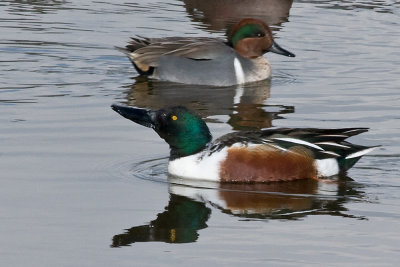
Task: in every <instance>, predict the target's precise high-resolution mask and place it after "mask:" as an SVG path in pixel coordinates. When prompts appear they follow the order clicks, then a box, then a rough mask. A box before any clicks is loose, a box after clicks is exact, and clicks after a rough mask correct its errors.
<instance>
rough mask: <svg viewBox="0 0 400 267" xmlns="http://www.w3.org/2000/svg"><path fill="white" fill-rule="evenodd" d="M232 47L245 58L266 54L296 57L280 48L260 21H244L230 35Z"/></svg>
mask: <svg viewBox="0 0 400 267" xmlns="http://www.w3.org/2000/svg"><path fill="white" fill-rule="evenodd" d="M228 41H229V43H230V45H231V46H232V47H233V48H234V49H235V50H236V51H237V52H238V53H239V54H240V55H241V56H243V57H247V58H255V57H259V56H262V55H263V54H264V53H266V52H273V53H277V54H280V55H284V56H287V57H294V56H295V55H294V54H293V53H291V52H289V51H287V50H285V49H283V48H282V47H280V46H279V45H278V44H277V43H276V42H275V41H274V39H273V37H272V32H271V29H270V28H269V27H268V25H267V24H265V23H264V22H262V21H261V20H258V19H250V18H248V19H243V20H241V21H240V22H239V23H238V24H236V26H235V27H234V28H233V30H232V32H231V34H230V35H229V40H228Z"/></svg>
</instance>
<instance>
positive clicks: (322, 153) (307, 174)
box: [112, 105, 375, 183]
mask: <svg viewBox="0 0 400 267" xmlns="http://www.w3.org/2000/svg"><path fill="white" fill-rule="evenodd" d="M112 108H113V109H114V110H115V111H116V112H118V113H119V114H120V115H122V116H123V117H125V118H127V119H129V120H132V121H134V122H136V123H138V124H141V125H144V126H146V127H150V128H152V129H154V130H155V131H156V132H157V134H158V135H159V136H160V137H161V138H163V139H164V140H165V141H166V142H167V143H168V144H169V146H170V150H171V152H170V158H169V165H168V172H169V173H170V174H172V175H175V176H179V177H183V178H190V179H198V180H207V181H215V182H240V183H255V182H278V181H294V180H299V179H306V178H311V179H318V178H320V177H328V176H334V175H337V174H339V173H344V172H346V171H347V170H348V169H349V168H351V167H352V166H353V165H354V164H355V163H356V162H357V161H358V160H359V159H360V158H361V157H362V156H363V155H365V154H366V153H368V152H370V151H371V150H373V149H374V148H375V147H367V146H360V145H355V144H351V143H349V142H347V141H345V139H347V138H348V137H351V136H354V135H357V134H360V133H363V132H366V131H367V129H366V128H342V129H316V128H280V129H266V130H262V131H243V132H234V133H229V134H226V135H224V136H222V137H220V138H218V139H216V140H214V141H212V137H211V134H210V131H209V129H208V127H207V125H206V123H205V122H204V121H203V120H202V119H201V118H200V117H199V116H198V115H196V114H195V113H194V112H192V111H190V110H188V109H186V108H185V107H172V108H167V109H160V110H156V111H152V110H147V109H138V108H133V107H127V106H120V105H112Z"/></svg>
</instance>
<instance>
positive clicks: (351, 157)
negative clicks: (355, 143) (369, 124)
mask: <svg viewBox="0 0 400 267" xmlns="http://www.w3.org/2000/svg"><path fill="white" fill-rule="evenodd" d="M360 147H361V146H360ZM377 147H379V146H373V147H362V149H361V150H357V151H355V152H353V153H351V154H348V155H346V157H340V158H338V164H339V168H340V169H341V170H342V171H347V170H348V169H350V168H351V167H353V166H354V164H356V163H357V161H358V160H359V159H361V157H362V156H364V155H365V154H367V153H369V152H371V151H373V150H374V149H375V148H377Z"/></svg>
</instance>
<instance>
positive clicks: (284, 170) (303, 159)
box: [220, 145, 317, 182]
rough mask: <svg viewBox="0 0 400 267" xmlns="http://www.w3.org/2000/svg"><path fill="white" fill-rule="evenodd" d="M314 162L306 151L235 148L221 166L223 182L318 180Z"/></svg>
mask: <svg viewBox="0 0 400 267" xmlns="http://www.w3.org/2000/svg"><path fill="white" fill-rule="evenodd" d="M316 175H317V170H316V168H315V166H314V159H313V158H312V157H311V155H310V153H309V152H308V151H307V150H305V149H304V148H301V147H297V148H292V149H291V150H288V151H281V150H278V149H276V148H273V147H271V146H268V145H259V146H254V147H251V148H249V147H233V148H229V149H228V154H227V158H226V160H225V161H223V162H222V163H221V166H220V177H221V181H222V182H278V181H293V180H298V179H305V178H315V177H316Z"/></svg>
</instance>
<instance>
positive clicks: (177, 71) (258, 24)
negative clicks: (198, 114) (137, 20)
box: [116, 19, 295, 86]
mask: <svg viewBox="0 0 400 267" xmlns="http://www.w3.org/2000/svg"><path fill="white" fill-rule="evenodd" d="M116 48H117V49H118V50H120V51H122V52H123V53H125V54H126V55H127V56H128V57H129V59H130V60H131V62H132V64H133V66H134V67H135V69H136V70H137V71H138V72H139V74H141V75H147V76H149V77H151V78H155V79H159V80H165V81H171V82H178V83H187V84H203V85H214V86H229V85H235V84H243V83H248V82H255V81H261V80H265V79H267V78H269V77H270V75H271V68H270V64H269V62H268V61H267V59H266V58H264V57H263V54H265V53H266V52H274V53H277V54H281V55H284V56H288V57H294V56H295V55H294V54H292V53H290V52H289V51H287V50H285V49H283V48H281V47H280V46H279V45H278V44H277V43H276V42H275V41H274V40H273V38H272V32H271V30H270V28H269V27H268V25H266V24H265V23H264V22H262V21H261V20H257V19H243V20H241V21H240V22H239V23H238V24H237V25H236V26H235V27H234V28H233V30H232V33H231V34H230V35H229V37H228V41H224V40H222V39H218V38H208V37H192V38H184V37H166V38H142V37H137V38H136V37H135V38H132V39H131V41H130V42H129V44H128V45H127V46H126V47H125V48H120V47H116Z"/></svg>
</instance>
